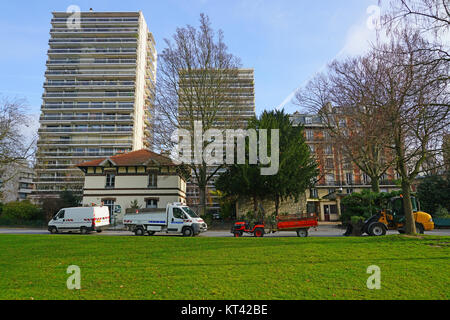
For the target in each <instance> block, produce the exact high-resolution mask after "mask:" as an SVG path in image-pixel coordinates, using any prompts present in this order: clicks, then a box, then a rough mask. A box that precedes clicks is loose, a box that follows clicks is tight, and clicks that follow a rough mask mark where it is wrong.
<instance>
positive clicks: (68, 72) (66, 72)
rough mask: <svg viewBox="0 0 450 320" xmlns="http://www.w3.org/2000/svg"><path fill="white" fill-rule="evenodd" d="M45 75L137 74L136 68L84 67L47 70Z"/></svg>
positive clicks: (94, 75)
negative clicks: (104, 68)
mask: <svg viewBox="0 0 450 320" xmlns="http://www.w3.org/2000/svg"><path fill="white" fill-rule="evenodd" d="M45 76H46V77H47V78H48V77H49V76H50V77H57V76H61V77H65V78H66V77H68V76H74V77H75V76H83V77H101V78H104V77H106V76H111V77H127V78H134V77H135V76H136V70H135V69H108V70H103V69H92V70H91V69H82V70H59V69H57V70H47V71H46V72H45Z"/></svg>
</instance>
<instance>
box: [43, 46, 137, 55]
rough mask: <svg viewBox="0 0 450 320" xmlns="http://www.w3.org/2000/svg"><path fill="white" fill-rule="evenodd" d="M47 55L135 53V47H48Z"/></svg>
mask: <svg viewBox="0 0 450 320" xmlns="http://www.w3.org/2000/svg"><path fill="white" fill-rule="evenodd" d="M47 53H48V55H132V56H135V55H136V48H82V49H79V48H72V49H49V50H48V52H47Z"/></svg>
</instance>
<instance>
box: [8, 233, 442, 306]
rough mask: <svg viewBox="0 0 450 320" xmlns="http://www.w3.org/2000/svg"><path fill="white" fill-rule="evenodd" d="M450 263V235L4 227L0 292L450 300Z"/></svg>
mask: <svg viewBox="0 0 450 320" xmlns="http://www.w3.org/2000/svg"><path fill="white" fill-rule="evenodd" d="M69 265H77V266H79V267H80V268H81V290H68V289H67V287H66V280H67V278H68V277H69V274H67V273H66V270H67V267H68V266H69ZM370 265H377V266H379V267H380V269H381V289H380V290H369V289H367V286H366V281H367V278H368V277H369V276H370V275H369V274H367V273H366V270H367V267H368V266H370ZM449 265H450V237H433V236H424V237H423V238H422V239H418V238H411V237H405V236H388V237H380V238H372V237H362V238H344V237H342V238H341V237H337V238H319V237H313V238H306V239H305V238H271V239H269V238H260V239H255V238H239V239H234V238H182V237H133V236H131V237H129V236H128V237H120V236H117V237H115V236H113V237H94V236H80V235H62V236H61V235H56V236H51V235H48V236H47V235H0V275H1V276H0V299H177V300H179V299H183V300H184V299H186V300H201V299H214V300H217V299H257V300H262V299H449V298H450V272H449Z"/></svg>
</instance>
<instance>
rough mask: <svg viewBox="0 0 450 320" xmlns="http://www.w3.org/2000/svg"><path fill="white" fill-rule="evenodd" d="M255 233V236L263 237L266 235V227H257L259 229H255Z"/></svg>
mask: <svg viewBox="0 0 450 320" xmlns="http://www.w3.org/2000/svg"><path fill="white" fill-rule="evenodd" d="M253 234H254V235H255V237H257V238H262V237H264V229H262V228H257V229H255V231H254V232H253Z"/></svg>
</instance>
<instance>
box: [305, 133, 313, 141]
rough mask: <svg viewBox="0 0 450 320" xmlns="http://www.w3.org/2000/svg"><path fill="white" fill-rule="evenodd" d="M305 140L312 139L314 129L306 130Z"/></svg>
mask: <svg viewBox="0 0 450 320" xmlns="http://www.w3.org/2000/svg"><path fill="white" fill-rule="evenodd" d="M306 140H307V141H312V140H314V131H312V130H306Z"/></svg>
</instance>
